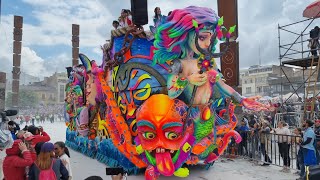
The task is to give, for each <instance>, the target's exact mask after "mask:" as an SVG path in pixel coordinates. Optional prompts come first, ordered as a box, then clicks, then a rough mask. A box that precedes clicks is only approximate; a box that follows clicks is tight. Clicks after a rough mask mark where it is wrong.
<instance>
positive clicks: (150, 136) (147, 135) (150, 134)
mask: <svg viewBox="0 0 320 180" xmlns="http://www.w3.org/2000/svg"><path fill="white" fill-rule="evenodd" d="M142 136H143V137H144V138H145V139H154V138H155V137H156V134H155V133H153V132H145V133H143V134H142Z"/></svg>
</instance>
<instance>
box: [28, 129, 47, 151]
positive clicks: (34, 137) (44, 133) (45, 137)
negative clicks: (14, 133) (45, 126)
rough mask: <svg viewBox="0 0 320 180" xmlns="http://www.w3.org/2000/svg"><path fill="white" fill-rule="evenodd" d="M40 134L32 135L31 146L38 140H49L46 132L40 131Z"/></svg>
mask: <svg viewBox="0 0 320 180" xmlns="http://www.w3.org/2000/svg"><path fill="white" fill-rule="evenodd" d="M41 134H42V135H33V139H32V146H33V147H34V146H35V145H36V144H37V143H39V142H48V141H50V136H49V135H48V134H47V133H46V132H44V131H43V132H42V133H41Z"/></svg>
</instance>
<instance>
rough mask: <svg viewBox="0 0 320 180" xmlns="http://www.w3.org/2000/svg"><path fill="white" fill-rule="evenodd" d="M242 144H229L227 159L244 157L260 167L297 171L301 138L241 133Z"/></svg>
mask: <svg viewBox="0 0 320 180" xmlns="http://www.w3.org/2000/svg"><path fill="white" fill-rule="evenodd" d="M241 135H242V138H243V139H242V142H241V143H239V144H236V143H235V142H234V141H231V142H230V146H228V150H227V151H226V152H227V153H226V156H227V157H239V156H240V157H246V158H249V159H251V160H254V161H256V162H257V163H258V162H260V164H261V165H270V164H273V165H276V166H281V167H283V166H288V167H290V168H291V169H299V166H298V164H297V163H298V162H297V155H298V151H299V148H300V145H299V141H300V139H301V137H299V136H295V135H282V134H275V133H260V134H258V133H256V132H254V131H246V132H242V133H241Z"/></svg>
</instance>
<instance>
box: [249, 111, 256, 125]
mask: <svg viewBox="0 0 320 180" xmlns="http://www.w3.org/2000/svg"><path fill="white" fill-rule="evenodd" d="M256 123H257V120H256V118H255V115H253V114H251V115H250V121H249V127H250V128H254V125H255V124H256Z"/></svg>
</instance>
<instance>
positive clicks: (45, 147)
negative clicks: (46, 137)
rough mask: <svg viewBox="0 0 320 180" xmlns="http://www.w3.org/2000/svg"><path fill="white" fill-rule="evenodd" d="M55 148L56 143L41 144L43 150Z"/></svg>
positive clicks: (47, 150) (48, 150)
mask: <svg viewBox="0 0 320 180" xmlns="http://www.w3.org/2000/svg"><path fill="white" fill-rule="evenodd" d="M53 150H54V145H53V144H52V143H49V142H47V143H44V144H43V145H42V146H41V152H51V151H53Z"/></svg>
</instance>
